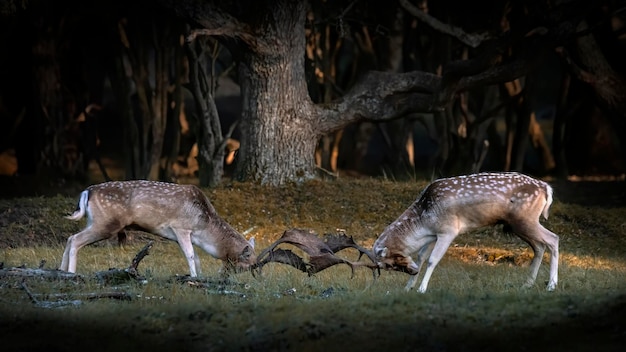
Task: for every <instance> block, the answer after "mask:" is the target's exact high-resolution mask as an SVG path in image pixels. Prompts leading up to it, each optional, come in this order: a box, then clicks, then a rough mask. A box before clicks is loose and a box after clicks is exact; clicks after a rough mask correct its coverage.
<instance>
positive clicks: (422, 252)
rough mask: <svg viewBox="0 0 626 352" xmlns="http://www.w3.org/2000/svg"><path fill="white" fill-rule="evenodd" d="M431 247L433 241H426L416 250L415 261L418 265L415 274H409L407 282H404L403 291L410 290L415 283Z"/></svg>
mask: <svg viewBox="0 0 626 352" xmlns="http://www.w3.org/2000/svg"><path fill="white" fill-rule="evenodd" d="M433 248H435V241H432V242H429V243H427V244H426V245H424V246H422V248H420V249H419V250H418V252H417V262H418V263H419V265H418V269H417V274H415V275H413V276H411V278H410V279H409V282H407V283H406V286H405V287H404V290H405V291H410V290H411V289H412V288H413V287H414V286H415V284H416V283H417V278H418V276H419V274H420V271H421V270H422V266H423V265H424V262H425V261H426V258H428V257H430V254H431V253H432V252H433Z"/></svg>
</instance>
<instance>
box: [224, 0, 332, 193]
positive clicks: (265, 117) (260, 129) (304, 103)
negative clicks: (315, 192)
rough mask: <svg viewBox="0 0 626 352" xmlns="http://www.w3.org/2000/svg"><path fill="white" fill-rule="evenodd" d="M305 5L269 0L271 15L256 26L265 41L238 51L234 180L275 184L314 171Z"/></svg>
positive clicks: (300, 178) (315, 132)
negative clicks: (238, 113) (238, 103)
mask: <svg viewBox="0 0 626 352" xmlns="http://www.w3.org/2000/svg"><path fill="white" fill-rule="evenodd" d="M306 9H307V6H306V3H305V2H294V1H277V2H274V3H272V5H270V8H268V10H267V11H268V13H270V14H272V15H271V16H269V17H271V19H270V20H268V23H263V24H262V25H261V26H260V28H258V35H259V37H260V38H263V39H264V40H265V41H266V43H259V44H260V45H258V46H256V47H249V49H248V50H245V51H244V53H243V55H242V56H243V57H242V61H241V63H240V72H239V73H240V74H239V77H240V79H241V81H240V84H241V93H242V98H243V102H242V121H241V124H240V128H241V132H242V133H241V136H242V139H241V146H240V149H239V159H238V163H237V166H236V170H235V173H236V178H237V179H238V180H251V181H255V182H260V183H262V184H271V185H280V184H284V183H286V182H289V181H296V182H298V181H303V180H306V179H311V178H314V177H315V146H316V143H317V140H318V138H319V136H320V131H319V130H317V129H316V128H314V123H315V120H316V119H315V116H314V111H313V109H312V107H313V103H312V101H311V99H310V97H309V95H308V90H307V86H306V81H305V80H304V77H305V72H304V55H303V53H304V51H305V32H304V26H302V24H303V23H304V20H305V16H306ZM277 46H278V47H280V48H281V49H282V50H280V51H275V49H276V48H277Z"/></svg>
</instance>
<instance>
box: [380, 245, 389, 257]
mask: <svg viewBox="0 0 626 352" xmlns="http://www.w3.org/2000/svg"><path fill="white" fill-rule="evenodd" d="M387 252H389V248H387V247H385V248H383V249H382V250H381V251H380V257H383V258H385V257H386V256H387Z"/></svg>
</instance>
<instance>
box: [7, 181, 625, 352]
mask: <svg viewBox="0 0 626 352" xmlns="http://www.w3.org/2000/svg"><path fill="white" fill-rule="evenodd" d="M550 183H551V184H552V185H553V187H554V189H555V203H554V205H553V207H552V209H551V211H550V217H549V219H548V220H545V221H544V220H542V223H544V224H545V226H546V227H548V228H550V229H551V230H552V231H554V232H555V233H557V234H559V235H560V237H561V266H560V269H561V270H560V282H559V287H558V288H557V290H556V291H555V292H553V293H547V292H545V279H546V278H547V267H548V265H547V263H546V260H544V264H543V265H542V269H541V271H540V276H539V278H538V280H537V281H538V282H537V284H536V287H534V288H533V289H531V290H529V291H523V290H520V289H519V285H521V283H522V282H523V281H524V278H525V275H526V273H527V267H528V263H529V262H530V259H531V258H532V251H531V250H529V249H528V246H526V245H525V244H524V243H523V242H521V241H520V240H519V239H517V238H516V237H513V236H510V235H507V234H503V233H501V231H498V230H493V229H486V230H484V231H479V232H476V233H470V234H467V235H464V236H460V237H459V238H458V239H457V240H456V241H455V243H454V245H453V246H452V247H451V248H450V249H449V251H448V253H447V254H446V256H445V257H444V260H443V261H442V263H441V264H440V265H439V266H438V268H437V269H436V270H435V273H434V275H433V280H432V281H431V285H430V287H429V292H427V293H426V294H425V295H419V294H417V293H416V292H410V293H405V292H404V291H403V289H402V288H403V286H404V284H405V283H406V280H407V279H408V277H407V276H406V275H405V274H402V273H387V272H384V273H382V275H381V277H380V278H379V279H377V281H376V282H375V283H372V280H371V279H372V277H371V274H369V273H365V272H362V271H359V272H358V273H357V276H356V278H355V279H350V275H349V272H348V271H347V270H346V269H345V268H339V267H337V268H336V269H335V268H332V269H327V270H325V271H323V272H321V273H319V274H317V275H315V276H313V277H307V276H306V275H303V274H302V273H299V272H297V271H294V270H290V269H289V268H283V267H280V268H279V267H278V265H275V266H273V267H270V268H268V269H264V272H265V271H267V273H268V274H269V275H268V278H269V280H267V279H266V280H265V281H258V280H256V279H253V278H252V277H251V276H250V275H249V274H243V276H240V277H239V278H238V280H240V281H238V282H235V283H234V284H233V286H231V287H229V289H230V290H232V291H233V292H236V291H238V290H241V289H242V288H241V287H243V286H245V287H246V288H245V290H247V291H245V294H244V295H235V296H232V295H224V294H215V290H209V289H207V290H204V291H203V290H198V289H194V288H190V287H186V286H181V285H179V284H176V283H172V282H171V280H170V279H168V278H171V277H172V276H173V275H175V274H179V273H180V274H183V273H185V272H186V270H187V269H186V267H185V264H184V261H183V260H182V256H181V255H180V250H179V249H178V248H177V247H176V246H175V245H173V244H169V243H170V242H164V241H160V242H157V245H155V248H154V250H153V253H152V254H151V255H150V256H148V257H147V258H146V259H145V263H143V264H142V267H141V268H140V269H142V270H143V271H145V272H147V273H150V274H151V279H150V282H149V283H148V284H147V285H136V286H131V287H129V288H128V287H127V288H126V289H127V290H130V291H129V292H132V293H133V297H135V298H134V299H133V300H132V301H131V302H116V301H99V302H88V303H85V304H83V305H82V306H81V307H78V308H71V307H70V308H66V309H60V310H59V309H46V308H41V307H37V306H36V305H33V303H32V302H30V301H29V300H28V298H27V296H26V295H25V294H24V292H23V290H22V289H21V288H20V287H21V286H20V285H21V282H20V281H13V280H9V279H6V278H0V341H2V346H3V347H2V350H3V351H20V350H34V351H44V350H45V351H74V350H84V347H86V346H89V347H90V350H92V351H109V350H119V349H121V350H136V351H151V352H154V351H159V350H171V349H176V350H194V351H195V350H198V351H207V350H247V351H265V350H303V351H306V350H345V351H352V350H358V351H369V350H380V349H381V348H384V349H394V350H424V351H449V350H454V351H489V350H493V351H496V350H498V351H501V350H516V351H526V350H552V351H553V350H570V351H585V350H589V349H595V350H601V351H621V350H622V349H623V346H624V345H625V344H626V294H625V292H626V280H624V277H626V256H625V255H624V253H626V230H624V229H625V228H626V182H624V181H623V180H617V181H604V182H600V181H591V180H585V181H554V180H551V181H550ZM425 185H426V182H425V181H417V180H415V181H409V182H392V181H388V180H381V179H373V178H367V179H349V178H347V177H345V178H340V179H338V180H335V181H313V182H309V183H306V184H303V185H289V186H285V187H282V188H277V189H275V188H269V187H264V186H259V185H253V184H248V183H237V182H231V181H228V180H225V182H224V183H223V184H222V185H221V186H219V187H217V188H216V189H210V190H205V192H206V193H207V195H208V196H209V198H210V199H211V202H212V203H213V204H214V206H215V207H216V209H217V211H218V213H219V214H220V215H221V216H222V217H224V218H225V219H226V220H227V221H228V222H229V223H230V224H231V225H233V226H234V227H235V228H236V229H237V230H239V231H241V232H243V231H245V230H249V229H250V230H251V235H254V236H255V237H256V238H257V252H259V251H260V250H262V249H263V248H266V247H267V246H268V244H269V243H271V242H273V241H274V240H276V239H277V238H278V237H279V236H280V235H281V234H282V232H283V231H284V230H286V229H288V228H293V227H299V228H309V229H313V230H314V231H315V232H317V233H318V234H323V233H329V232H334V231H336V229H342V230H344V231H345V232H346V233H347V234H348V235H354V239H355V241H356V242H357V243H359V244H361V245H363V246H365V247H370V248H371V245H372V243H373V241H374V240H375V238H376V236H377V235H378V234H379V233H380V232H381V231H382V230H383V229H384V227H385V226H386V225H388V224H389V223H390V222H391V221H393V220H394V219H395V218H396V217H397V216H399V215H400V214H401V212H402V211H404V209H406V208H407V207H408V206H409V205H410V204H411V202H413V201H414V199H415V197H416V196H417V194H418V193H419V191H420V190H421V189H422V188H423V187H424V186H425ZM84 186H85V185H82V184H58V183H57V184H52V183H48V184H46V183H42V182H39V183H36V184H28V183H20V182H18V180H17V179H9V180H8V181H7V180H3V182H0V190H1V191H2V193H0V196H1V197H0V262H4V265H5V267H6V266H19V265H22V264H24V265H26V266H27V267H37V265H38V264H39V262H40V260H42V259H43V260H46V261H47V264H45V265H46V266H47V267H50V268H55V267H57V266H58V264H59V261H60V254H61V253H62V251H63V246H64V243H65V240H66V238H67V236H69V235H70V234H72V233H75V232H77V231H78V230H80V228H81V227H82V226H84V223H83V222H72V221H68V220H65V219H63V215H66V214H68V213H70V212H71V211H72V210H73V209H74V207H75V204H76V201H77V196H78V194H79V192H80V191H81V190H82V188H83V187H84ZM5 191H6V193H5ZM18 191H19V192H18ZM132 237H133V240H132V241H131V244H130V246H131V247H130V248H131V249H130V250H129V249H126V250H120V249H118V248H117V247H116V246H115V244H114V243H113V242H112V241H108V242H107V241H105V243H101V244H99V245H94V246H87V247H85V248H83V249H82V250H81V255H80V260H79V271H82V272H83V273H85V274H87V275H89V274H92V273H93V272H95V271H98V270H105V269H107V268H109V267H118V268H120V267H125V266H126V265H127V264H126V263H127V262H128V261H129V259H128V258H126V257H130V258H132V255H133V254H134V253H136V249H137V248H138V247H139V248H141V246H143V242H145V241H146V237H145V236H144V235H141V234H138V235H135V236H132ZM150 238H151V239H154V237H150ZM122 254H123V255H124V256H126V257H125V258H120V255H122ZM547 258H548V256H547V255H546V259H547ZM203 264H204V265H205V266H208V267H209V270H208V274H207V275H209V277H210V276H211V275H212V273H215V272H216V270H217V269H216V268H217V264H216V263H215V261H211V260H203ZM205 271H206V270H205ZM27 281H28V285H30V287H31V289H32V290H33V291H37V292H47V293H59V292H60V293H70V294H78V293H84V292H92V291H95V290H100V289H103V288H102V287H100V286H98V285H94V284H90V283H89V282H88V283H86V284H84V285H81V284H78V285H77V284H76V283H69V284H66V283H59V282H51V283H47V282H37V281H36V280H35V281H33V280H32V279H29V280H27ZM244 283H245V285H243V286H242V284H244ZM518 284H519V285H518ZM104 289H113V288H112V287H105V288H104ZM149 298H153V299H150V300H148V299H149Z"/></svg>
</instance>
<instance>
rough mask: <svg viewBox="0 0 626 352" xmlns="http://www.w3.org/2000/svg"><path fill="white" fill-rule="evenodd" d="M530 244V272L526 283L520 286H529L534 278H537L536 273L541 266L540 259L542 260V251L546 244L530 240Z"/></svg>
mask: <svg viewBox="0 0 626 352" xmlns="http://www.w3.org/2000/svg"><path fill="white" fill-rule="evenodd" d="M530 246H531V247H532V249H533V253H534V254H533V260H532V261H531V262H530V273H529V274H528V279H526V283H524V285H523V286H522V287H524V288H530V287H532V286H533V285H534V284H535V280H536V279H537V273H538V272H539V267H540V266H541V261H542V260H543V253H545V251H546V246H545V245H544V244H543V243H539V242H531V243H530Z"/></svg>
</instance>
